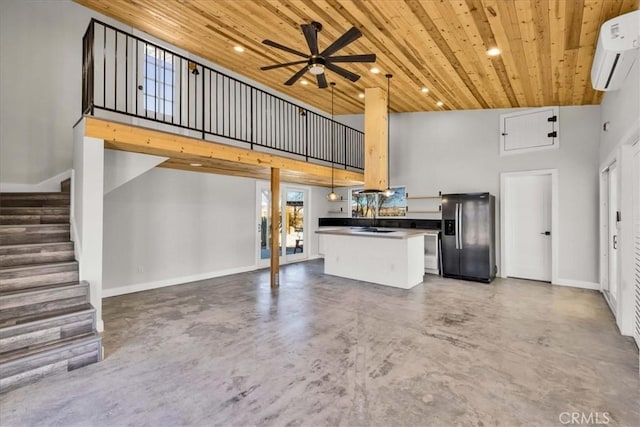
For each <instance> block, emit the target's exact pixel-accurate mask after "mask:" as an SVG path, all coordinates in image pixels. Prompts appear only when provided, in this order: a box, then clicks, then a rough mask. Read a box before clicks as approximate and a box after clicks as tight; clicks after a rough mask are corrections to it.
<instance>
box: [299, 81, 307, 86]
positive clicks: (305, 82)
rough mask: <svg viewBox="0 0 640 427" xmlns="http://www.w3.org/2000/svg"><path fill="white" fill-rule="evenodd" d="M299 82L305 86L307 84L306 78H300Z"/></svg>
mask: <svg viewBox="0 0 640 427" xmlns="http://www.w3.org/2000/svg"><path fill="white" fill-rule="evenodd" d="M300 84H301V85H304V86H306V85H308V84H309V82H308V81H306V80H300Z"/></svg>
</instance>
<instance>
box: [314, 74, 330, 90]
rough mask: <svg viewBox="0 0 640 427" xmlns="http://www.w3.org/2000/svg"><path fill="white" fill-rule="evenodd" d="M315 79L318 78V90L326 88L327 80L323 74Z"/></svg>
mask: <svg viewBox="0 0 640 427" xmlns="http://www.w3.org/2000/svg"><path fill="white" fill-rule="evenodd" d="M316 77H317V78H318V87H319V88H320V89H324V88H326V87H327V78H326V77H325V75H324V73H322V74H318V75H317V76H316Z"/></svg>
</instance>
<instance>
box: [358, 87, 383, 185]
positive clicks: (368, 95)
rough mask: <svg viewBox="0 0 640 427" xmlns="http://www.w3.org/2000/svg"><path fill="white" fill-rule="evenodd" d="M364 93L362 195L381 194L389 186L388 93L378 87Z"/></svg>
mask: <svg viewBox="0 0 640 427" xmlns="http://www.w3.org/2000/svg"><path fill="white" fill-rule="evenodd" d="M364 93H365V95H364V190H362V191H361V192H360V194H380V193H382V192H383V191H385V190H386V189H387V186H388V183H387V176H388V162H387V155H388V151H387V149H388V146H389V134H388V126H387V120H388V119H389V117H388V116H389V115H388V110H387V93H386V92H385V91H384V90H383V89H382V88H378V87H374V88H366V89H365V90H364Z"/></svg>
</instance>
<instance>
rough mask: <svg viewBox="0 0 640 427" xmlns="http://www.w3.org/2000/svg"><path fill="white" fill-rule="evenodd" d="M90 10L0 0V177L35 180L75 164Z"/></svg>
mask: <svg viewBox="0 0 640 427" xmlns="http://www.w3.org/2000/svg"><path fill="white" fill-rule="evenodd" d="M90 18H91V13H90V12H89V11H88V9H85V8H84V7H81V6H78V5H77V4H73V3H71V2H70V1H33V0H25V1H20V0H3V1H2V2H0V58H2V60H0V93H1V94H2V96H0V118H1V120H0V154H1V155H0V182H3V183H7V182H8V183H24V184H35V183H38V182H40V181H44V180H46V179H47V178H50V177H52V176H54V175H57V174H59V173H61V172H63V171H66V170H68V169H71V163H72V161H71V158H72V147H73V130H72V126H73V124H74V123H75V122H76V121H77V120H78V119H79V118H80V116H81V84H80V82H81V71H82V55H81V53H82V34H83V33H84V31H85V29H86V27H87V24H88V23H89V19H90ZM105 19H106V18H105ZM109 22H112V21H109Z"/></svg>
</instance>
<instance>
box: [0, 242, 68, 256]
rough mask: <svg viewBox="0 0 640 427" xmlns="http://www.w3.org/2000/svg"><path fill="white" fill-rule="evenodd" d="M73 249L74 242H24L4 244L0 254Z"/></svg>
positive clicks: (0, 247)
mask: <svg viewBox="0 0 640 427" xmlns="http://www.w3.org/2000/svg"><path fill="white" fill-rule="evenodd" d="M43 250H44V251H45V252H48V251H47V250H49V251H53V250H60V251H69V250H70V251H72V250H73V242H71V241H69V242H51V243H23V244H20V245H3V246H0V255H18V254H30V253H40V251H43Z"/></svg>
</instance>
